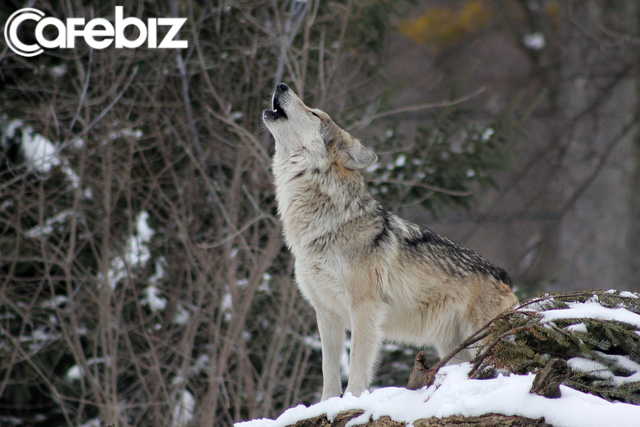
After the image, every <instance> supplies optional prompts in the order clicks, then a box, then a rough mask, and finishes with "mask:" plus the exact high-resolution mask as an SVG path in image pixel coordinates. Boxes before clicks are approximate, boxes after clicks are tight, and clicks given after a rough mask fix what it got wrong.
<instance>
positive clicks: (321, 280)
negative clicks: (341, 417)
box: [263, 83, 517, 400]
mask: <svg viewBox="0 0 640 427" xmlns="http://www.w3.org/2000/svg"><path fill="white" fill-rule="evenodd" d="M272 107H273V109H272V110H265V111H264V112H263V120H264V123H265V124H266V126H267V128H268V129H269V131H270V132H271V134H272V135H273V137H274V138H275V141H276V150H275V155H274V157H273V174H274V177H275V188H276V196H277V202H278V211H279V214H280V218H281V220H282V224H283V229H284V236H285V240H286V243H287V245H288V247H289V249H290V250H291V251H292V252H293V254H294V256H295V273H296V280H297V282H298V286H299V287H300V291H301V292H302V294H303V295H304V297H305V298H306V299H307V300H308V301H309V302H310V303H311V305H312V306H313V307H314V309H315V311H316V316H317V321H318V329H319V331H320V339H321V341H322V374H323V388H322V400H325V399H328V398H330V397H333V396H339V395H340V394H341V393H342V385H341V383H340V357H341V355H342V352H343V349H344V339H345V330H346V329H349V330H350V331H351V361H350V375H349V382H348V384H347V389H346V391H345V392H347V393H349V392H350V393H352V394H354V395H356V396H357V395H360V394H361V393H362V392H363V391H364V390H365V389H366V388H367V387H368V386H369V384H370V382H371V379H372V376H373V371H374V365H375V363H376V358H377V355H378V349H379V347H380V343H381V342H382V340H383V339H385V338H386V339H389V340H392V341H395V342H398V343H407V344H413V345H417V346H425V345H430V346H434V347H435V348H436V350H437V351H438V354H439V355H440V356H441V357H442V356H444V355H446V354H447V353H449V352H450V351H451V350H453V349H454V348H455V347H456V346H458V345H459V344H460V343H461V342H462V341H463V340H464V339H465V338H467V337H468V336H469V335H471V334H472V333H473V332H475V331H476V330H477V329H478V328H480V327H481V326H483V325H484V324H485V323H486V322H488V321H489V320H491V319H492V318H493V317H495V316H497V315H498V314H499V313H500V312H502V311H504V310H506V309H508V308H509V307H511V306H513V305H515V304H516V302H517V299H516V297H515V295H514V293H513V292H512V291H511V288H510V286H509V285H510V284H511V280H510V278H509V276H508V275H507V273H506V272H505V271H504V270H503V269H501V268H498V267H496V266H494V265H493V264H491V263H490V262H489V261H486V260H485V259H483V258H481V257H480V256H479V255H478V254H476V253H475V252H473V251H471V250H469V249H465V248H463V247H461V246H459V245H458V244H456V243H454V242H452V241H451V240H448V239H446V238H444V237H441V236H439V235H438V234H436V233H434V232H433V231H431V230H429V229H427V228H425V227H421V226H419V225H416V224H413V223H411V222H409V221H406V220H404V219H402V218H400V217H398V216H396V215H394V214H393V213H390V212H389V211H387V210H386V209H385V208H384V207H383V206H382V205H381V204H380V203H379V202H378V201H377V200H375V199H374V198H373V197H372V196H371V194H370V193H369V191H368V188H367V185H366V183H365V180H364V177H363V176H362V173H361V171H362V169H364V168H366V167H367V166H369V165H370V164H372V163H373V162H375V161H376V160H377V156H376V155H375V153H374V152H373V151H372V150H370V149H369V148H367V147H365V146H363V145H362V144H361V143H360V141H358V140H357V139H356V138H354V137H353V136H351V135H350V134H349V133H348V132H346V131H345V130H344V129H341V128H340V127H339V126H338V125H336V123H335V122H334V121H333V120H332V119H331V118H330V117H329V115H328V114H327V113H325V112H324V111H321V110H318V109H313V108H309V107H307V106H306V105H305V104H304V103H303V102H302V101H301V100H300V99H299V98H298V96H297V95H296V94H295V93H294V92H293V90H291V89H290V88H289V87H288V86H287V85H286V84H284V83H281V84H278V85H277V87H276V90H275V93H274V94H273V99H272ZM470 357H472V354H471V353H470V352H469V351H467V352H463V353H461V354H459V359H458V360H465V359H466V360H468V359H469V358H470Z"/></svg>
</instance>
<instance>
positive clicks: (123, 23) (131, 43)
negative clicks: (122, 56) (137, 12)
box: [116, 6, 147, 48]
mask: <svg viewBox="0 0 640 427" xmlns="http://www.w3.org/2000/svg"><path fill="white" fill-rule="evenodd" d="M129 25H133V26H134V27H136V28H138V31H140V34H138V38H137V39H135V40H129V39H127V37H126V36H125V35H124V29H125V28H127V27H128V26H129ZM146 38H147V27H146V26H145V25H144V22H142V21H141V20H139V19H138V18H124V19H123V17H122V6H116V47H117V48H122V47H128V48H136V47H139V46H140V45H142V44H143V43H144V41H145V39H146Z"/></svg>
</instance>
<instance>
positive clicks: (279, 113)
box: [273, 93, 287, 120]
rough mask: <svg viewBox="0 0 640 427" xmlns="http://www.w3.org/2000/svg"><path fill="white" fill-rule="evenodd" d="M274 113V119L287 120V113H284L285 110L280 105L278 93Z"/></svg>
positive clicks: (274, 101)
mask: <svg viewBox="0 0 640 427" xmlns="http://www.w3.org/2000/svg"><path fill="white" fill-rule="evenodd" d="M273 113H274V119H276V120H277V119H280V118H282V119H286V118H287V113H285V112H284V108H282V104H280V94H279V93H276V94H275V95H274V96H273Z"/></svg>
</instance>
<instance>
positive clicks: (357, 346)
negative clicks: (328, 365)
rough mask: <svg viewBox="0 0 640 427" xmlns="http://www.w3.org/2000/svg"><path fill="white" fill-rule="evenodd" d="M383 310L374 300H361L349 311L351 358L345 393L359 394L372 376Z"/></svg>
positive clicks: (379, 340) (380, 333)
mask: <svg viewBox="0 0 640 427" xmlns="http://www.w3.org/2000/svg"><path fill="white" fill-rule="evenodd" d="M385 314H386V313H385V311H384V309H383V308H382V307H380V306H379V305H378V304H375V303H374V302H361V303H360V304H358V305H357V306H356V307H354V308H353V309H352V311H351V354H350V356H351V358H350V359H351V360H350V362H349V371H350V372H349V383H348V384H347V389H346V390H345V393H351V394H353V395H354V396H359V395H360V394H362V392H363V391H364V390H366V389H367V387H368V386H369V384H370V383H371V379H372V377H373V371H374V367H375V364H376V361H377V359H378V350H379V348H380V343H381V342H382V323H383V321H384V317H385Z"/></svg>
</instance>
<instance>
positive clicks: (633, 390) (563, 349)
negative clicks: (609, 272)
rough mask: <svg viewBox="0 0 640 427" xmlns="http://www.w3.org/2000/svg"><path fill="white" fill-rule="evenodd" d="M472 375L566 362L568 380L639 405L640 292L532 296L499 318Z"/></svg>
mask: <svg viewBox="0 0 640 427" xmlns="http://www.w3.org/2000/svg"><path fill="white" fill-rule="evenodd" d="M490 332H491V334H490V335H489V337H488V338H487V339H486V341H485V344H484V345H483V346H482V347H481V348H480V351H479V353H478V356H477V357H476V359H475V361H474V369H473V370H472V374H471V376H473V377H476V378H487V377H492V376H494V375H495V373H496V372H498V371H503V370H506V371H508V372H514V373H516V374H526V373H529V372H537V371H538V370H540V369H542V368H544V367H545V366H546V365H547V363H548V362H549V361H550V360H552V359H554V358H561V359H564V360H566V361H567V364H568V367H569V370H570V373H569V375H568V377H567V379H566V380H565V381H564V384H565V385H567V386H569V387H572V388H575V389H577V390H580V391H583V392H587V393H591V394H594V395H596V396H600V397H602V398H604V399H607V400H610V401H621V402H627V403H633V404H640V294H637V293H631V292H621V291H614V290H610V291H581V292H573V293H562V294H553V293H552V294H546V295H543V296H540V297H537V298H532V299H529V300H527V301H525V302H523V303H522V304H520V306H519V307H518V308H517V309H516V310H514V311H510V312H508V313H505V314H504V315H503V316H501V317H499V318H498V319H497V320H496V321H494V322H493V323H492V324H491V326H490Z"/></svg>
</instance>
